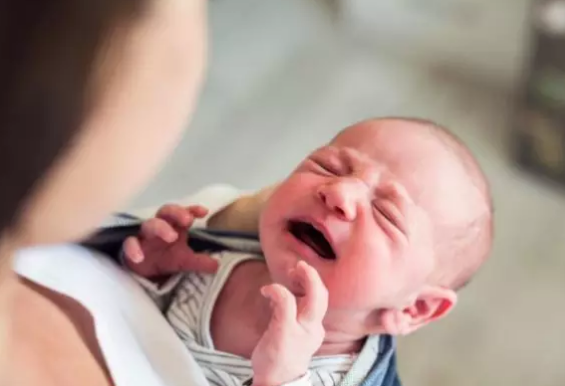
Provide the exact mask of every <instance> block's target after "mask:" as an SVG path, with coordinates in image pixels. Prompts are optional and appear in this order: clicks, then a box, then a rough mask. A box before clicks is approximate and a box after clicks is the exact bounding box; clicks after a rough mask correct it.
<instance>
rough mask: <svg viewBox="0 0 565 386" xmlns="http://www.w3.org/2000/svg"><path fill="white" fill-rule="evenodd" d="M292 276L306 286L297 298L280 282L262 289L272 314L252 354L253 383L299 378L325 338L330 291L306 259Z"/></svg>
mask: <svg viewBox="0 0 565 386" xmlns="http://www.w3.org/2000/svg"><path fill="white" fill-rule="evenodd" d="M293 275H295V278H296V279H295V280H296V281H297V283H298V284H299V285H300V286H302V288H303V289H304V292H305V295H304V296H303V297H299V298H298V299H297V298H295V297H294V295H292V293H290V291H289V290H288V289H287V288H285V287H283V286H282V285H280V284H271V285H268V286H266V287H263V288H262V291H261V292H262V294H263V296H266V297H268V298H269V299H270V300H271V307H272V310H273V314H272V316H271V322H270V323H269V326H268V328H267V331H266V332H265V334H264V335H263V337H262V338H261V340H260V341H259V343H258V344H257V347H255V350H254V351H253V354H252V356H251V364H252V366H253V385H254V386H278V385H282V384H284V383H288V382H291V381H294V380H296V379H298V378H300V377H301V376H303V375H304V374H306V372H307V371H308V366H309V364H310V361H311V360H312V357H313V356H314V354H315V353H316V351H318V349H319V348H320V346H321V345H322V342H323V341H324V335H325V331H324V327H323V324H322V321H323V319H324V316H325V314H326V311H327V308H328V291H327V289H326V287H325V286H324V283H323V282H322V280H321V278H320V276H319V275H318V272H317V271H316V270H315V269H314V268H312V267H311V266H309V265H308V264H306V263H305V262H304V261H301V262H299V263H298V265H297V266H296V269H295V270H294V272H293Z"/></svg>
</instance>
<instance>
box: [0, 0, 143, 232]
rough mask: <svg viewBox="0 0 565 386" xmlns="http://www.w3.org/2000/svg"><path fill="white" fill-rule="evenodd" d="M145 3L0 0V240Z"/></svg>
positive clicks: (72, 130) (75, 124) (63, 144)
mask: <svg viewBox="0 0 565 386" xmlns="http://www.w3.org/2000/svg"><path fill="white" fill-rule="evenodd" d="M147 2H148V0H0V234H2V233H4V232H5V231H6V230H8V229H9V228H10V227H12V226H13V225H15V222H17V220H18V213H19V212H20V211H21V210H22V207H23V206H24V205H25V204H26V200H27V199H28V198H29V197H30V195H31V194H32V193H33V190H34V187H35V185H36V184H37V183H38V182H39V181H41V178H42V177H43V176H44V174H46V172H47V170H48V169H49V167H50V166H51V165H52V164H53V163H54V161H55V160H56V159H57V157H58V156H60V155H61V154H62V153H63V152H64V150H65V149H66V148H67V147H68V146H69V143H70V142H71V141H72V139H73V137H74V135H75V134H76V133H77V132H78V130H79V128H80V127H81V126H82V125H81V124H82V122H83V121H84V119H85V118H86V116H87V114H88V112H89V108H90V107H91V102H92V100H91V98H90V95H89V90H90V88H91V87H92V84H91V83H92V81H93V77H95V72H96V69H95V66H96V62H97V59H98V55H99V54H100V51H101V49H102V47H103V44H105V43H106V41H107V39H108V37H109V36H111V35H112V33H113V32H114V31H115V29H116V27H118V26H122V25H129V24H131V22H132V21H134V20H135V19H137V18H139V17H140V16H141V14H142V12H143V10H144V7H145V5H146V3H147Z"/></svg>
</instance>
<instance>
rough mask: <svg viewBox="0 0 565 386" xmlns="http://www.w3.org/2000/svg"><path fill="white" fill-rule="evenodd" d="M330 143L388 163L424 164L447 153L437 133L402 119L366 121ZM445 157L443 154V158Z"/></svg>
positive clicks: (403, 165)
mask: <svg viewBox="0 0 565 386" xmlns="http://www.w3.org/2000/svg"><path fill="white" fill-rule="evenodd" d="M329 146H332V147H335V148H338V149H346V150H350V151H352V152H354V153H358V155H359V156H363V157H364V158H366V159H370V160H373V161H374V162H378V163H385V164H388V165H389V166H393V165H394V164H398V166H399V167H409V168H410V167H413V166H415V165H412V164H418V165H420V166H422V164H421V163H422V160H424V159H426V160H428V161H429V160H432V159H434V158H438V157H440V156H445V155H447V152H446V151H445V147H444V146H443V144H442V141H441V140H440V139H439V138H438V136H437V134H436V133H434V132H432V131H431V130H429V129H427V128H426V127H425V125H423V124H421V123H414V122H409V121H403V120H382V121H380V120H376V121H366V122H362V123H359V124H356V125H353V126H351V127H348V128H346V129H344V130H343V131H341V132H340V133H339V134H338V135H337V136H335V137H334V138H333V139H332V140H331V141H330V143H329ZM442 158H443V157H442Z"/></svg>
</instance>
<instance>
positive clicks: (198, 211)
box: [186, 205, 208, 218]
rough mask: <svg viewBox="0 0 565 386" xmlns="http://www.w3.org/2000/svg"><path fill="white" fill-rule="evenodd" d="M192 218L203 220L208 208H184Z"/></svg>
mask: <svg viewBox="0 0 565 386" xmlns="http://www.w3.org/2000/svg"><path fill="white" fill-rule="evenodd" d="M186 210H188V212H189V213H190V214H191V215H192V216H194V218H203V217H206V215H207V214H208V208H206V207H204V206H202V205H191V206H189V207H187V208H186Z"/></svg>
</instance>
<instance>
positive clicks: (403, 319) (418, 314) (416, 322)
mask: <svg viewBox="0 0 565 386" xmlns="http://www.w3.org/2000/svg"><path fill="white" fill-rule="evenodd" d="M456 303H457V294H456V293H455V291H453V290H451V289H449V288H443V287H435V286H433V287H432V286H430V287H427V288H424V290H422V291H421V292H420V294H419V295H418V297H417V298H416V299H415V300H414V301H413V302H412V304H410V305H409V306H408V307H406V308H404V309H388V310H384V311H382V313H381V325H382V328H383V330H384V332H385V333H387V334H390V335H408V334H410V333H412V332H414V331H416V330H418V329H420V328H421V327H424V326H425V325H427V324H428V323H430V322H433V321H436V320H439V319H441V318H443V317H444V316H445V315H447V314H448V313H449V311H451V310H452V309H453V307H454V306H455V304H456Z"/></svg>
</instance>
